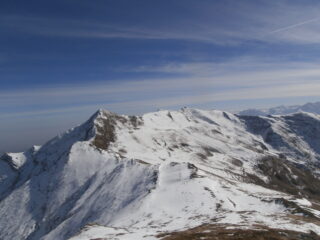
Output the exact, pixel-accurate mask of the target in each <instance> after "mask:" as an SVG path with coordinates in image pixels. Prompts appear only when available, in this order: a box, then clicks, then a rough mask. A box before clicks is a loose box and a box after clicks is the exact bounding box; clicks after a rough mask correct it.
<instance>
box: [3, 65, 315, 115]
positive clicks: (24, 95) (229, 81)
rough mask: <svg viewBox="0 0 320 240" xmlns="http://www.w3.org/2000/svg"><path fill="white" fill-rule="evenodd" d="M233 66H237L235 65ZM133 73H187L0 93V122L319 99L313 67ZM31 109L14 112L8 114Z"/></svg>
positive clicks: (152, 68)
mask: <svg viewBox="0 0 320 240" xmlns="http://www.w3.org/2000/svg"><path fill="white" fill-rule="evenodd" d="M237 63H238V64H237ZM134 70H136V71H155V72H162V71H166V72H170V73H180V72H184V73H186V74H185V75H184V76H183V77H170V78H163V79H144V80H138V81H137V80H135V81H134V82H132V81H120V82H118V83H117V82H112V83H108V82H95V83H94V82H92V83H90V84H86V85H65V86H63V85H62V86H52V87H46V88H38V89H33V90H32V89H29V90H28V89H25V90H23V91H17V90H16V91H10V92H9V91H5V92H4V91H0V110H1V109H10V111H9V112H8V111H4V112H3V114H1V116H0V118H7V117H10V116H13V117H14V116H23V115H32V114H40V115H41V114H50V113H58V112H64V111H81V109H92V111H94V110H95V109H97V108H99V107H106V108H110V109H111V110H113V111H117V112H130V113H134V112H135V111H136V112H145V111H148V110H155V109H157V108H174V107H177V106H181V105H194V104H197V105H199V106H201V105H203V104H205V103H209V102H212V103H213V102H216V101H218V102H221V101H236V100H244V99H270V98H288V97H302V96H318V95H319V91H320V83H319V82H320V70H319V68H318V65H317V64H316V63H309V64H308V63H296V62H293V63H278V62H274V63H272V62H264V61H261V60H259V59H251V60H248V59H246V60H243V59H239V60H238V61H236V60H234V61H231V62H225V63H222V64H221V63H220V64H217V63H209V62H203V63H199V62H198V63H184V64H169V65H162V66H149V67H148V66H143V67H137V68H136V69H134ZM19 108H21V109H22V108H23V109H30V111H29V110H28V111H24V112H19V111H18V110H17V111H13V109H19Z"/></svg>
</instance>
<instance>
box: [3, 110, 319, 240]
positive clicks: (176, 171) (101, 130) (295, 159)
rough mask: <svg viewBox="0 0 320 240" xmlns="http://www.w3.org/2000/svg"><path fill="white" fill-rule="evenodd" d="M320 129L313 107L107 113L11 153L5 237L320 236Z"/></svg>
mask: <svg viewBox="0 0 320 240" xmlns="http://www.w3.org/2000/svg"><path fill="white" fill-rule="evenodd" d="M319 136H320V116H319V115H316V114H311V113H297V114H292V115H286V116H268V117H256V116H238V115H234V114H231V113H227V112H222V111H216V110H214V111H204V110H197V109H188V108H184V109H182V110H180V111H159V112H155V113H149V114H145V115H143V116H141V117H139V116H123V115H117V114H114V113H111V112H109V111H105V110H100V111H98V112H97V113H95V114H94V115H93V116H92V117H91V118H90V119H89V120H88V121H87V122H86V123H84V124H83V125H81V126H78V127H76V128H74V129H71V130H69V131H68V132H66V133H65V134H63V135H61V136H58V137H56V138H54V139H52V140H51V141H49V142H48V143H46V144H45V145H43V146H41V147H33V148H32V149H30V150H28V151H26V152H24V153H7V154H5V155H3V156H2V157H1V158H0V239H3V240H12V239H28V240H35V239H43V240H57V239H61V240H64V239H71V240H82V239H83V240H89V239H130V240H133V239H137V240H139V239H159V238H160V239H206V237H211V238H210V239H215V238H213V236H218V238H217V239H319V236H318V235H319V234H320V180H319V176H320V171H319V166H320V165H319V163H320V137H319ZM241 236H245V238H237V237H241ZM258 237H259V238H258ZM263 237H266V238H263ZM267 237H269V238H267ZM271 237H273V238H271ZM208 239H209V238H208Z"/></svg>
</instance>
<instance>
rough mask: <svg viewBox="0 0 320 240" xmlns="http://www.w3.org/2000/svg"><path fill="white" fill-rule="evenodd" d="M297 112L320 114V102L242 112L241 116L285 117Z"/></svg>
mask: <svg viewBox="0 0 320 240" xmlns="http://www.w3.org/2000/svg"><path fill="white" fill-rule="evenodd" d="M297 112H309V113H315V114H320V102H315V103H306V104H304V105H294V106H278V107H274V108H269V109H247V110H243V111H240V112H239V113H238V114H239V115H246V116H267V115H285V114H291V113H297Z"/></svg>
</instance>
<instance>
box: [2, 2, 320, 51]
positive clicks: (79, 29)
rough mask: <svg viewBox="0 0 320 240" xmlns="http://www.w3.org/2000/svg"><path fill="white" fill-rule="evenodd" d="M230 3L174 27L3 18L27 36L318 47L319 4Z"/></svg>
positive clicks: (203, 9)
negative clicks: (295, 44) (288, 44)
mask: <svg viewBox="0 0 320 240" xmlns="http://www.w3.org/2000/svg"><path fill="white" fill-rule="evenodd" d="M228 2H232V4H226V5H224V6H223V8H222V7H221V6H220V4H219V3H215V2H212V3H208V2H207V1H205V2H202V3H200V2H199V3H197V5H196V6H193V5H190V6H188V7H186V6H184V7H186V8H192V7H193V8H194V10H197V11H193V12H192V14H193V15H192V16H186V15H179V14H175V15H171V16H170V18H169V21H170V24H167V22H165V21H163V22H161V21H160V22H154V23H153V24H150V23H148V22H145V23H143V24H141V22H139V24H137V23H135V21H134V20H133V21H132V22H129V21H128V22H124V23H121V24H120V23H117V24H115V23H110V22H108V21H107V20H106V21H103V20H101V19H100V20H97V19H94V18H91V19H89V20H88V19H86V20H85V21H84V20H81V19H77V18H62V19H57V18H44V17H30V16H17V15H7V16H2V17H1V24H0V25H1V26H2V27H9V28H11V29H16V30H17V31H22V32H25V33H28V34H36V35H43V36H55V37H71V38H88V39H90V38H94V39H114V38H119V39H144V40H155V39H158V40H184V41H185V40H187V41H199V42H205V43H213V44H218V45H237V44H241V43H243V42H246V41H262V42H289V43H298V44H309V43H319V35H320V34H319V28H320V27H319V17H318V13H319V10H320V4H317V3H314V4H313V5H307V4H305V5H304V6H303V8H302V6H301V4H299V3H298V2H296V1H292V2H291V4H288V2H287V1H278V2H268V3H267V2H265V1H257V3H256V4H252V2H250V1H243V2H241V3H239V2H234V1H228ZM181 6H183V4H181ZM217 9H220V10H219V11H218V10H217ZM236 9H238V10H237V11H236ZM189 10H190V9H189ZM168 11H170V10H168ZM248 11H249V12H250V14H248ZM142 14H143V13H142ZM224 16H227V17H228V18H223V17H224ZM190 18H192V21H191V20H190ZM222 21H223V22H222Z"/></svg>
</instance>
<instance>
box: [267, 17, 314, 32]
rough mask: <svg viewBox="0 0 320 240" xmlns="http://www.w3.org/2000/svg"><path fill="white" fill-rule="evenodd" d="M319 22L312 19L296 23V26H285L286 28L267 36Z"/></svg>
mask: <svg viewBox="0 0 320 240" xmlns="http://www.w3.org/2000/svg"><path fill="white" fill-rule="evenodd" d="M319 20H320V18H313V19H310V20H308V21H304V22H300V23H296V24H293V25H290V26H287V27H283V28H279V29H277V30H274V31H271V32H269V34H272V33H278V32H283V31H286V30H289V29H292V28H296V27H299V26H302V25H305V24H308V23H313V22H317V21H319Z"/></svg>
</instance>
